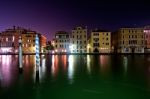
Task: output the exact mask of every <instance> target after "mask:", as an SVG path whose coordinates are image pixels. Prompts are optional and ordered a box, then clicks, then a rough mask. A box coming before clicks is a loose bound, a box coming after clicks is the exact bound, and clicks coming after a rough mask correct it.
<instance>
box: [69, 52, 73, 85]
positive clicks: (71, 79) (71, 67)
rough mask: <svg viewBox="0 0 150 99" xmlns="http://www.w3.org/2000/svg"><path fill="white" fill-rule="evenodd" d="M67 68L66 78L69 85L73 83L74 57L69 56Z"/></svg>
mask: <svg viewBox="0 0 150 99" xmlns="http://www.w3.org/2000/svg"><path fill="white" fill-rule="evenodd" d="M68 62H69V66H68V78H69V83H70V84H72V83H73V81H74V80H73V75H74V56H73V55H69V58H68Z"/></svg>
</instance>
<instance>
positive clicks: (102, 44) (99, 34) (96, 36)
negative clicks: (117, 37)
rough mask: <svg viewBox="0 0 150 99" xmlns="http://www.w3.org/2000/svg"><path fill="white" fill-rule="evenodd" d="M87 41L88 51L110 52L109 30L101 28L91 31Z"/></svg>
mask: <svg viewBox="0 0 150 99" xmlns="http://www.w3.org/2000/svg"><path fill="white" fill-rule="evenodd" d="M88 42H89V44H88V45H87V48H88V52H89V53H94V52H97V53H111V32H106V31H103V30H95V31H92V33H91V37H90V39H89V40H88Z"/></svg>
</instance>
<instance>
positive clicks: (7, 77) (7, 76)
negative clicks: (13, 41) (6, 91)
mask: <svg viewBox="0 0 150 99" xmlns="http://www.w3.org/2000/svg"><path fill="white" fill-rule="evenodd" d="M11 60H12V56H10V55H2V56H1V60H0V62H1V66H0V68H1V71H0V72H1V74H0V75H1V79H2V86H9V85H10V84H11V79H12V75H11V68H12V67H11V66H12V64H11Z"/></svg>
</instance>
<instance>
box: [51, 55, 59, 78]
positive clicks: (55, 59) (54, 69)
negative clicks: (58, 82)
mask: <svg viewBox="0 0 150 99" xmlns="http://www.w3.org/2000/svg"><path fill="white" fill-rule="evenodd" d="M58 69H59V68H58V55H52V66H51V73H52V76H53V77H54V78H56V76H57V73H58Z"/></svg>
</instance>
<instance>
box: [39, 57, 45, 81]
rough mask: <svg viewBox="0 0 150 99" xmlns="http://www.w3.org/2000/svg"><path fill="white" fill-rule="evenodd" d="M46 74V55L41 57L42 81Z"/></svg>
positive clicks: (40, 74)
mask: <svg viewBox="0 0 150 99" xmlns="http://www.w3.org/2000/svg"><path fill="white" fill-rule="evenodd" d="M45 72H46V58H45V55H42V56H41V66H40V73H39V76H40V80H41V79H42V78H43V77H44V76H45Z"/></svg>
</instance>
